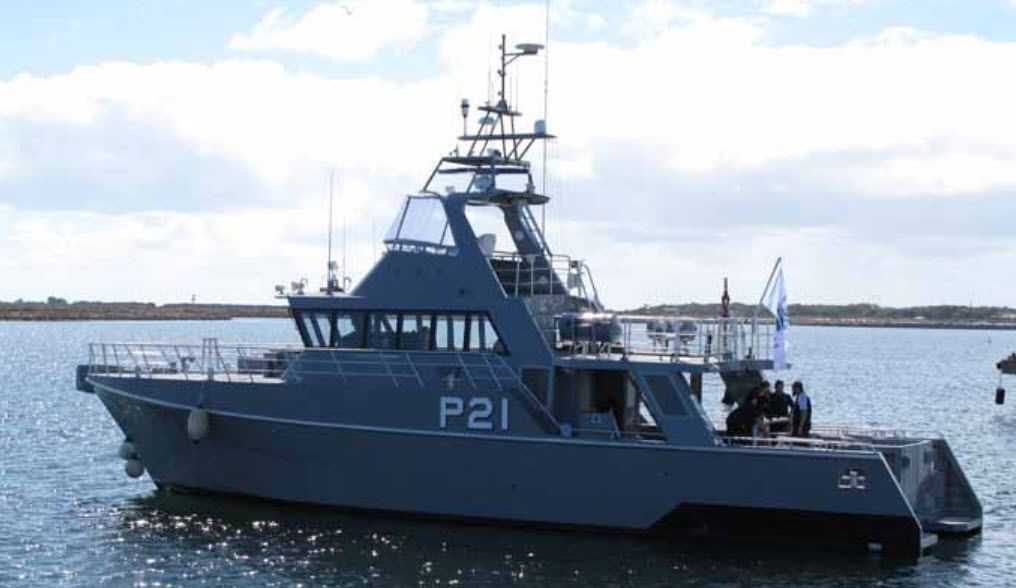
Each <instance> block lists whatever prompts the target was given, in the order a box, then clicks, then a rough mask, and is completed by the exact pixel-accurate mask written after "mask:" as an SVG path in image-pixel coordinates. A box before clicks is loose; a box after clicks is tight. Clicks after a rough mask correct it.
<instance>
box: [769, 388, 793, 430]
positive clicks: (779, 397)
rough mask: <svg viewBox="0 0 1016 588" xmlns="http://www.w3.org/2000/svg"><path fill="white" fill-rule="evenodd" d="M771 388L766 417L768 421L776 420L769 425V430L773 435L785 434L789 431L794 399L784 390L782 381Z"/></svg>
mask: <svg viewBox="0 0 1016 588" xmlns="http://www.w3.org/2000/svg"><path fill="white" fill-rule="evenodd" d="M773 388H774V389H773V395H772V398H770V400H769V411H768V414H767V416H768V417H769V418H770V419H778V420H775V422H772V423H770V425H769V430H770V431H772V432H773V433H787V432H789V431H790V415H791V412H792V409H793V406H794V399H793V398H791V397H790V394H787V391H786V390H785V389H784V386H783V380H776V383H775V384H774V385H773Z"/></svg>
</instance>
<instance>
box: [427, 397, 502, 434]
mask: <svg viewBox="0 0 1016 588" xmlns="http://www.w3.org/2000/svg"><path fill="white" fill-rule="evenodd" d="M499 408H500V410H498V411H497V415H496V418H495V415H494V401H493V400H491V399H490V398H488V397H486V396H473V397H472V398H463V397H461V396H442V397H441V399H440V401H439V404H438V424H439V425H440V426H441V428H442V429H447V428H448V426H449V425H450V424H452V425H454V424H455V423H457V422H460V421H461V420H462V417H465V419H464V420H465V425H466V428H467V429H474V430H477V431H493V430H494V429H495V424H497V425H498V427H497V428H498V430H500V431H507V430H508V399H507V398H502V399H501V402H500V407H499Z"/></svg>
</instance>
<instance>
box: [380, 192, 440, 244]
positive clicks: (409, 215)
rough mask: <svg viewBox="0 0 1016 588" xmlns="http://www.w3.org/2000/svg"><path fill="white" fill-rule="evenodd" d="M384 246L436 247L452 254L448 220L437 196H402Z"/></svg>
mask: <svg viewBox="0 0 1016 588" xmlns="http://www.w3.org/2000/svg"><path fill="white" fill-rule="evenodd" d="M385 244H386V245H388V246H389V247H393V248H399V249H405V248H407V247H408V248H423V249H426V250H432V249H435V248H438V249H440V250H442V251H443V252H446V253H453V252H454V251H453V249H454V247H455V238H454V237H453V236H452V232H451V229H450V228H449V227H448V217H447V216H446V215H445V211H444V205H443V204H442V203H441V200H440V198H439V197H438V196H430V195H423V196H406V201H405V202H404V203H403V205H402V206H401V207H399V212H398V214H397V215H395V220H394V221H392V225H391V227H389V229H388V233H386V234H385Z"/></svg>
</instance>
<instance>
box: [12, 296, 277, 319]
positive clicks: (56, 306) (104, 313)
mask: <svg viewBox="0 0 1016 588" xmlns="http://www.w3.org/2000/svg"><path fill="white" fill-rule="evenodd" d="M285 316H289V313H288V310H287V308H286V307H285V306H269V305H245V304H163V305H161V306H160V305H156V304H155V303H152V302H94V301H88V300H81V301H77V302H71V303H69V302H67V300H65V299H63V298H58V297H56V296H50V297H49V298H47V299H46V301H45V302H42V301H26V300H21V299H18V300H15V301H14V302H0V320H14V321H88V320H224V319H230V318H252V317H285Z"/></svg>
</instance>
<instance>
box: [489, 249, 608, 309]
mask: <svg viewBox="0 0 1016 588" xmlns="http://www.w3.org/2000/svg"><path fill="white" fill-rule="evenodd" d="M490 260H491V266H492V268H493V269H494V273H495V274H496V275H497V279H498V281H499V282H501V285H502V287H504V290H505V293H506V294H508V295H509V296H515V297H519V296H535V295H537V294H551V295H562V296H576V297H579V298H583V299H586V300H590V301H593V302H595V303H596V304H597V305H598V304H599V294H598V292H597V291H596V283H595V282H594V281H593V275H592V272H591V271H590V269H589V266H587V265H586V263H585V262H584V261H582V260H579V259H572V258H571V257H570V256H567V255H543V256H541V255H537V254H533V255H521V254H519V253H511V252H502V251H497V252H494V253H493V254H491V256H490Z"/></svg>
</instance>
